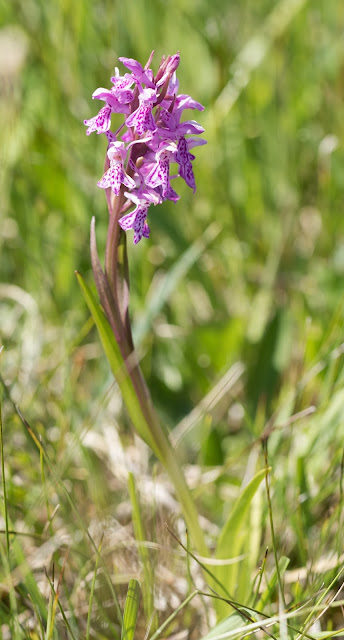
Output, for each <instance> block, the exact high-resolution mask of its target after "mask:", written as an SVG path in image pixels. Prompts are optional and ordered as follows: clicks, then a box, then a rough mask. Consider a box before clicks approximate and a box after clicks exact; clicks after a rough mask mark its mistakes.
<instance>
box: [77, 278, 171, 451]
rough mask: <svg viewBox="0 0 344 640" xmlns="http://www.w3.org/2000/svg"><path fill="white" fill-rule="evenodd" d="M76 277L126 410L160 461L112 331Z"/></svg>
mask: <svg viewBox="0 0 344 640" xmlns="http://www.w3.org/2000/svg"><path fill="white" fill-rule="evenodd" d="M76 277H77V280H78V282H79V285H80V287H81V291H82V293H83V294H84V298H85V301H86V303H87V306H88V308H89V310H90V312H91V315H92V317H93V320H94V322H95V324H96V327H97V329H98V332H99V336H100V340H101V343H102V345H103V348H104V351H105V354H106V357H107V359H108V362H109V364H110V367H111V370H112V373H113V375H114V376H115V378H116V380H117V382H118V384H119V387H120V389H121V392H122V395H123V398H124V402H125V404H126V407H127V409H128V412H129V415H130V417H131V419H132V421H133V423H134V425H135V428H136V429H137V431H138V434H139V435H140V436H141V438H142V439H143V440H144V441H145V442H146V443H147V444H148V445H149V446H150V447H151V449H152V450H153V451H154V453H155V454H156V456H157V457H158V458H160V459H161V455H160V451H159V450H158V448H157V446H156V444H155V442H154V440H153V438H152V436H151V434H150V431H149V427H148V425H147V423H146V420H145V418H144V416H143V414H142V409H141V406H140V403H139V400H138V397H137V394H136V391H135V389H134V385H133V383H132V381H131V378H130V376H129V375H128V372H127V369H126V366H125V364H124V361H123V358H122V354H121V352H120V349H119V346H118V344H117V342H116V339H115V336H114V335H113V332H112V329H111V327H110V325H109V322H108V320H107V318H106V317H105V315H104V313H103V310H102V308H101V307H100V306H99V304H97V302H96V300H95V298H94V296H93V294H92V291H91V290H90V288H89V287H88V285H87V284H86V282H85V280H84V279H83V278H82V276H81V274H80V273H78V272H76Z"/></svg>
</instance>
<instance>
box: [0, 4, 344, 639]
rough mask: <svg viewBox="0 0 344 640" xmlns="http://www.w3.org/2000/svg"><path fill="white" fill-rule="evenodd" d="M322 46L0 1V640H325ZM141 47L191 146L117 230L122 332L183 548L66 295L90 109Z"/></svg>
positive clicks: (194, 23) (338, 26) (233, 19)
mask: <svg viewBox="0 0 344 640" xmlns="http://www.w3.org/2000/svg"><path fill="white" fill-rule="evenodd" d="M343 33H344V3H343V2H341V1H338V2H336V1H335V0H328V1H327V2H324V1H323V0H308V1H307V0H260V1H259V2H258V1H257V0H227V2H226V1H225V0H212V2H208V1H207V0H194V1H193V2H190V1H188V0H175V1H174V2H171V1H170V0H131V1H127V2H124V1H123V2H121V1H119V0H93V1H92V0H51V1H49V2H46V1H45V0H0V77H1V85H0V113H1V127H0V153H1V160H0V185H1V199H0V251H1V254H0V255H1V260H0V269H1V273H0V347H2V351H1V352H0V399H1V421H0V422H1V430H0V434H1V438H0V445H1V463H2V466H1V478H2V480H1V484H0V492H1V502H0V509H1V510H0V640H2V639H3V640H8V639H9V640H10V639H12V638H13V639H14V640H22V639H29V638H30V639H31V640H59V639H62V640H63V639H66V640H79V639H82V640H84V639H85V640H91V639H92V638H94V639H97V640H108V639H112V640H117V639H118V640H119V639H121V640H132V639H133V640H157V639H158V638H161V639H163V638H165V639H167V638H168V639H170V640H172V639H174V640H216V639H218V640H220V639H226V638H237V639H239V638H244V637H245V638H246V637H251V638H256V639H261V638H268V637H270V638H275V639H278V640H287V639H294V640H301V639H303V638H311V639H315V638H333V637H344V617H343V606H344V594H343V593H342V592H341V588H342V586H343V584H344V580H343V573H344V518H343V502H344V216H343V212H344V205H343V202H344V146H343V143H344V40H343ZM152 49H154V50H155V56H154V59H153V63H152V67H153V69H156V68H157V67H158V65H159V62H160V60H161V57H162V55H164V54H166V55H167V54H174V53H176V51H178V50H179V51H180V55H181V63H180V66H179V69H178V77H179V81H180V92H182V93H188V94H190V95H191V96H192V97H193V98H194V99H195V100H197V101H199V102H201V103H202V104H203V105H204V106H205V110H204V111H203V112H202V113H198V112H195V113H193V112H192V113H190V112H186V116H185V117H187V118H188V119H191V118H195V119H196V120H197V121H198V122H199V123H200V124H201V125H202V126H203V127H204V128H205V133H204V137H205V138H206V139H207V141H208V143H207V146H204V147H200V148H196V151H195V155H196V160H195V161H194V170H195V177H196V183H197V191H196V193H195V194H193V193H192V190H191V189H189V188H188V187H187V186H186V185H185V183H184V182H182V180H181V179H178V180H177V181H175V183H174V184H173V186H174V187H175V188H176V190H177V191H178V193H179V194H180V196H181V199H180V201H179V202H177V203H176V204H174V203H172V202H164V203H163V204H161V205H159V206H158V207H151V209H150V212H149V225H150V228H151V237H150V239H149V240H145V239H143V240H142V241H141V242H140V243H139V244H138V245H137V246H133V244H132V234H131V233H130V234H128V252H129V267H130V284H131V299H130V312H131V318H132V324H133V333H134V338H135V344H136V347H137V352H138V354H139V357H140V361H141V367H142V371H143V373H144V376H145V379H146V382H147V385H148V388H149V390H150V393H151V396H152V399H153V403H154V406H155V408H156V411H157V413H158V415H159V417H160V421H161V423H162V424H163V426H164V428H166V429H167V430H168V431H169V434H170V440H171V442H172V443H173V446H174V448H175V451H176V457H177V459H178V462H179V464H180V467H181V468H182V469H183V472H184V475H185V478H186V481H187V484H188V486H189V488H190V492H191V497H192V500H193V503H194V505H195V506H196V509H197V513H198V518H199V524H200V526H201V529H202V531H203V533H204V538H205V544H206V550H207V552H206V553H204V552H203V551H202V550H201V549H200V548H197V545H196V544H195V540H193V539H192V535H188V534H187V532H186V525H185V520H184V517H183V515H182V513H181V505H180V503H179V501H178V497H177V495H176V493H175V491H174V484H173V482H171V477H170V476H168V474H167V473H166V469H165V468H164V465H163V464H161V463H160V462H159V461H158V460H157V458H156V457H155V455H154V454H153V453H152V452H151V450H150V449H149V447H148V446H147V445H146V444H145V443H144V442H143V441H142V440H141V439H140V437H139V436H138V435H137V433H136V431H135V429H134V428H133V425H132V422H131V420H130V418H129V416H128V412H127V410H126V408H125V406H124V404H123V402H122V396H121V393H120V390H119V388H118V386H117V384H116V382H115V381H114V378H113V375H112V373H111V370H110V368H109V365H108V362H107V359H106V357H105V355H104V352H103V349H102V346H101V343H100V340H99V336H98V333H97V330H96V328H95V326H94V322H93V320H92V319H91V318H90V314H89V311H88V309H87V306H86V304H85V301H84V298H83V295H82V292H81V290H80V287H79V286H78V282H77V279H76V277H75V270H78V271H79V272H80V273H81V274H82V275H83V277H84V278H85V281H86V282H87V283H88V285H89V286H90V287H91V288H92V290H93V291H94V292H95V289H94V284H93V277H92V269H91V260H90V252H89V236H90V222H91V218H92V216H95V219H96V230H97V241H98V250H99V253H100V257H101V259H103V257H104V249H105V240H106V232H107V223H108V211H107V207H106V199H105V195H104V192H103V190H101V189H99V188H98V187H97V184H96V183H97V181H98V180H99V179H100V177H101V176H102V173H103V166H104V156H105V152H106V144H105V139H103V136H97V135H92V136H90V137H87V136H86V134H85V126H84V124H83V120H84V119H85V118H91V117H92V116H94V115H95V114H96V113H97V111H98V107H99V105H98V103H97V104H95V102H94V101H92V99H91V96H92V93H93V91H94V90H95V89H96V88H97V87H110V86H111V83H110V77H111V76H112V75H113V70H114V67H115V66H116V65H118V66H119V67H120V69H121V72H123V70H124V69H123V67H122V66H121V65H120V64H119V63H118V57H120V56H125V57H132V58H135V59H137V60H139V61H140V62H141V63H142V64H145V62H146V61H147V59H148V57H149V55H150V53H151V51H152ZM137 581H139V583H140V586H139V584H138V582H137ZM128 585H129V591H128ZM139 590H140V591H141V596H140V603H139V605H138V609H137V607H136V605H137V601H138V594H139ZM127 593H128V597H127V599H126V595H127ZM124 608H125V613H124V617H123V611H124ZM136 609H137V610H136ZM135 622H136V630H134V627H135V624H134V623H135Z"/></svg>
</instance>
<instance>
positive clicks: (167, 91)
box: [78, 52, 207, 555]
mask: <svg viewBox="0 0 344 640" xmlns="http://www.w3.org/2000/svg"><path fill="white" fill-rule="evenodd" d="M153 53H154V52H152V54H151V55H150V57H149V60H148V62H147V64H146V65H145V66H144V67H143V66H142V65H141V64H140V63H139V62H137V60H133V59H132V58H120V61H121V62H122V63H123V64H124V66H125V67H126V68H127V69H128V70H129V72H125V73H124V74H123V75H121V74H120V72H119V70H118V69H117V68H115V75H114V76H112V78H111V82H112V87H111V88H110V89H106V88H104V87H100V88H98V89H96V91H94V93H93V96H92V97H93V99H96V100H101V101H102V102H104V106H102V107H101V109H100V111H99V113H98V115H96V116H94V117H93V118H90V119H88V120H84V123H85V125H86V126H87V131H86V133H87V135H90V134H91V133H94V132H95V133H97V134H105V137H106V140H107V151H106V156H105V165H104V174H103V176H102V177H101V178H100V180H99V181H98V187H100V188H101V189H104V191H105V195H106V199H107V205H108V210H109V225H108V231H107V239H106V248H105V265H104V267H105V268H103V266H102V264H101V262H100V259H99V255H98V251H97V242H96V231H95V220H94V218H93V219H92V222H91V262H92V270H93V275H94V280H95V284H96V288H97V292H98V296H99V300H100V303H101V309H100V308H99V305H97V302H96V301H95V300H94V298H93V295H92V293H91V292H90V290H89V289H88V287H87V285H86V283H85V282H84V281H83V279H82V278H81V276H80V274H78V280H79V282H80V285H81V288H82V290H83V292H84V295H85V299H86V301H87V304H88V306H89V309H90V311H91V313H92V316H93V318H94V321H95V323H96V325H97V328H98V331H99V333H100V336H101V340H102V344H103V346H104V349H105V352H106V354H107V356H108V359H109V363H110V365H111V368H112V371H113V373H114V375H115V377H116V379H117V382H118V384H119V386H120V388H121V391H122V395H123V398H124V401H125V403H126V406H127V409H128V412H129V415H130V416H131V419H132V421H133V424H134V425H135V427H136V429H137V432H138V433H139V435H140V436H141V437H142V438H143V440H144V441H145V442H146V443H147V444H148V445H149V446H150V447H151V449H152V450H153V451H154V453H155V454H156V455H157V457H158V458H159V459H160V461H161V462H162V463H163V464H164V465H165V467H166V469H167V471H168V473H169V475H170V478H171V480H172V482H173V483H174V485H175V490H176V495H177V496H178V498H179V500H180V503H181V505H182V509H183V513H184V516H185V520H186V523H187V526H188V531H190V536H191V539H192V540H193V541H194V543H195V545H196V547H197V548H198V551H199V552H200V554H201V555H207V547H206V545H205V542H204V536H203V531H202V528H201V526H200V524H199V522H198V514H197V509H196V507H195V505H194V502H193V500H192V498H191V495H190V493H189V490H188V486H187V484H186V482H185V478H184V476H183V473H182V470H181V469H180V466H179V463H178V459H177V456H176V454H175V451H174V449H173V447H172V445H171V442H170V440H169V437H168V433H167V431H166V429H165V427H164V425H163V424H161V423H160V421H159V419H158V416H157V415H156V413H155V411H154V407H153V404H152V400H151V398H150V395H149V390H148V388H147V385H146V384H145V381H144V378H143V375H142V372H141V370H140V365H139V359H138V356H137V353H136V351H135V348H134V340H133V335H132V329H131V322H130V313H129V301H130V282H129V265H128V252H127V242H126V240H127V237H126V232H127V231H133V236H134V237H133V242H134V245H136V244H137V243H138V242H140V240H141V239H142V238H149V237H150V228H149V226H148V222H147V218H148V215H149V211H150V209H151V207H152V205H153V207H155V206H157V205H159V204H161V203H162V202H164V201H165V200H171V201H172V202H174V203H175V202H177V200H179V195H178V193H177V192H176V191H175V189H174V188H173V187H172V184H171V183H172V181H174V180H175V179H176V178H177V177H178V176H179V177H181V178H182V179H184V180H185V182H186V184H187V185H188V186H190V187H191V188H192V189H193V190H194V191H195V189H196V184H195V176H194V172H193V166H192V163H193V161H194V159H195V156H194V155H193V154H192V153H191V152H190V149H192V148H193V147H194V146H196V145H202V144H205V142H206V141H205V140H203V139H202V138H199V137H198V136H199V135H200V134H201V133H203V131H204V129H203V127H202V126H201V125H200V124H198V123H197V122H195V121H194V120H186V121H184V122H181V116H182V114H183V112H184V110H186V109H197V110H198V111H202V110H203V106H202V105H201V104H200V103H199V102H196V101H195V100H193V99H192V98H191V97H190V96H188V95H186V94H178V90H179V82H178V79H177V75H176V70H177V68H178V65H179V62H180V57H179V53H176V54H175V55H173V56H168V57H167V58H165V57H164V58H163V59H162V61H161V64H160V66H159V69H158V71H157V73H156V75H155V76H154V74H153V71H152V69H151V68H150V64H151V61H152V58H153ZM113 114H115V116H114V118H113V119H112V115H113ZM119 119H120V121H119V122H118V120H119ZM116 120H117V122H116ZM115 122H116V125H117V126H116V127H115ZM172 164H173V165H174V166H175V167H177V171H176V169H175V170H174V171H173V172H171V165H172Z"/></svg>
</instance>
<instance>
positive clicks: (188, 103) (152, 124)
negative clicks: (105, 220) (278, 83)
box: [84, 52, 206, 244]
mask: <svg viewBox="0 0 344 640" xmlns="http://www.w3.org/2000/svg"><path fill="white" fill-rule="evenodd" d="M153 54H154V52H152V53H151V55H150V57H149V60H148V62H147V64H146V66H145V67H142V65H141V64H140V63H139V62H137V61H136V60H133V59H132V58H119V60H120V61H121V62H122V63H123V64H124V66H125V67H127V69H129V71H130V73H125V74H124V76H120V74H119V70H118V69H117V68H116V69H115V75H114V76H113V77H112V78H111V82H112V84H113V86H112V87H111V89H104V88H99V89H96V91H95V92H94V93H93V96H92V97H93V98H96V99H97V100H103V101H104V102H105V106H104V107H102V108H101V109H100V111H99V113H98V115H96V116H95V117H93V118H91V119H89V120H85V121H84V123H85V124H86V125H87V126H88V129H87V135H89V134H90V133H92V132H94V131H96V132H97V133H98V134H99V133H105V135H106V137H107V139H108V149H107V158H106V163H105V168H106V171H105V173H104V175H103V177H102V178H101V179H100V180H99V182H98V186H99V187H100V188H102V189H111V191H112V192H113V194H114V196H117V197H118V196H121V203H120V208H119V210H118V223H119V225H120V226H121V228H122V229H124V230H128V229H133V230H134V244H137V243H138V242H139V241H140V240H141V238H142V236H143V237H145V238H148V237H149V234H150V229H149V226H148V224H147V212H148V208H149V207H150V205H151V204H154V205H157V204H160V203H161V202H163V201H164V200H172V201H173V202H176V201H177V200H179V195H178V194H177V193H176V191H175V190H174V189H173V188H172V186H171V180H172V179H173V178H176V177H178V176H181V177H182V178H183V179H184V180H185V182H186V184H187V185H188V186H189V187H191V188H192V189H193V190H194V191H195V189H196V185H195V177H194V173H193V168H192V161H193V160H194V158H195V156H194V155H193V154H192V153H190V149H192V147H194V146H196V145H202V144H206V140H203V139H202V138H196V137H194V136H195V135H199V134H201V133H203V131H204V129H203V127H201V125H200V124H198V123H197V122H196V121H195V120H188V121H185V122H180V119H181V116H182V113H183V111H184V109H197V110H198V111H203V109H204V107H203V106H202V105H201V104H200V103H199V102H196V101H195V100H193V99H192V98H191V97H190V96H189V95H186V94H178V87H179V83H178V80H177V76H176V69H177V67H178V65H179V61H180V56H179V53H176V54H175V55H174V56H168V57H167V58H166V59H165V58H163V59H162V62H161V64H160V67H159V69H158V72H157V74H156V76H155V77H154V75H153V71H152V70H151V69H150V68H149V65H150V64H151V61H152V58H153ZM112 113H121V114H124V116H125V122H124V123H123V124H121V125H120V127H119V128H118V129H117V130H116V131H115V132H114V133H113V132H112V131H110V127H111V114H112ZM125 127H126V130H125V131H124V133H123V129H124V128H125ZM186 136H191V137H188V138H187V137H186ZM119 137H120V140H119V139H118V138H119ZM171 163H176V164H177V165H178V172H177V173H176V175H170V164H171ZM122 185H123V186H122ZM133 204H134V205H135V208H134V210H133V211H130V212H129V213H126V212H127V211H128V210H129V209H130V208H131V207H132V206H133Z"/></svg>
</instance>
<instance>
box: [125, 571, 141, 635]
mask: <svg viewBox="0 0 344 640" xmlns="http://www.w3.org/2000/svg"><path fill="white" fill-rule="evenodd" d="M140 589H141V587H140V583H139V581H138V580H135V578H132V579H131V580H130V582H129V585H128V591H127V597H126V599H125V606H124V614H123V623H122V632H121V640H133V638H134V634H135V629H136V622H137V614H138V611H139V603H140Z"/></svg>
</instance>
